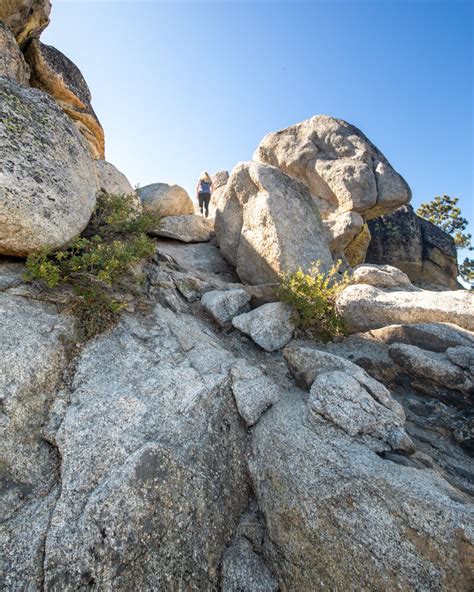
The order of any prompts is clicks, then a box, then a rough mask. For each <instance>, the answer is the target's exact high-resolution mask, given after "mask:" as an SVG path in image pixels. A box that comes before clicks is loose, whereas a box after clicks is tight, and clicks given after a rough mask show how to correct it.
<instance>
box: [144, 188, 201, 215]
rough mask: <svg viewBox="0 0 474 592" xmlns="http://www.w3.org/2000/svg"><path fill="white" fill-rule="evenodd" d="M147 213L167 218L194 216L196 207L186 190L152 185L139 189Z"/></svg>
mask: <svg viewBox="0 0 474 592" xmlns="http://www.w3.org/2000/svg"><path fill="white" fill-rule="evenodd" d="M137 192H138V195H139V196H140V199H141V200H142V204H143V210H144V211H145V212H155V213H156V212H158V213H159V214H160V215H161V216H162V217H165V216H186V215H189V214H194V205H193V202H192V200H191V198H190V197H189V195H188V194H187V192H186V190H185V189H183V188H182V187H180V186H179V185H167V184H166V183H152V184H151V185H146V186H145V187H139V188H138V189H137Z"/></svg>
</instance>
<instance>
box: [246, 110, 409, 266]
mask: <svg viewBox="0 0 474 592" xmlns="http://www.w3.org/2000/svg"><path fill="white" fill-rule="evenodd" d="M253 159H254V160H255V161H257V162H261V163H266V164H271V165H273V166H276V167H278V168H279V169H281V170H282V171H283V172H284V173H286V174H287V175H290V176H292V177H295V178H296V179H298V180H299V181H301V182H302V183H303V184H304V185H306V187H307V188H308V189H309V191H310V193H311V195H312V196H313V199H314V200H315V201H316V203H317V204H318V206H319V209H320V211H321V215H322V217H323V219H324V221H325V225H326V226H327V228H328V231H329V235H330V236H331V238H333V239H335V241H333V242H334V244H333V245H332V251H333V254H334V255H337V256H339V255H342V254H343V253H346V251H347V250H349V252H350V256H349V259H351V261H350V263H351V264H354V265H355V264H357V263H361V262H362V261H363V258H364V255H365V250H366V249H367V246H368V243H369V240H370V235H369V233H368V232H367V227H366V226H364V222H365V221H366V220H370V219H372V218H376V217H377V216H381V215H383V214H386V213H388V212H391V211H393V210H394V209H395V208H397V207H399V206H401V205H403V204H405V203H407V202H409V201H410V199H411V191H410V188H409V187H408V185H407V183H406V182H405V180H404V179H403V178H402V177H401V176H400V175H399V174H398V173H397V172H396V171H395V170H394V169H393V167H392V166H391V165H390V163H389V162H388V160H387V159H386V158H385V156H384V155H383V154H382V153H381V152H380V150H378V148H376V147H375V146H374V145H373V144H372V142H370V140H368V139H367V138H366V137H365V136H364V134H363V133H362V132H361V131H360V130H359V129H357V128H356V127H354V126H353V125H351V124H349V123H347V122H346V121H343V120H342V119H336V118H334V117H328V116H326V115H316V116H314V117H312V118H311V119H308V120H306V121H303V122H301V123H298V124H296V125H293V126H291V127H288V128H286V129H283V130H280V131H277V132H272V133H270V134H268V135H267V136H265V138H264V139H263V140H262V141H261V143H260V145H259V146H258V148H257V150H256V152H255V154H254V157H253ZM348 212H354V213H358V214H360V216H353V217H352V218H351V219H349V218H347V213H348ZM341 216H342V217H343V218H342V219H340V220H339V218H340V217H341ZM348 222H349V224H348ZM343 229H344V234H343V241H342V242H341V240H340V236H341V231H342V230H343ZM353 241H357V248H354V246H353V248H352V249H351V248H350V244H351V243H352V242H353ZM342 243H346V244H342ZM338 249H339V250H338Z"/></svg>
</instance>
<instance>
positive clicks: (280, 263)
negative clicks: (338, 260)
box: [215, 162, 332, 284]
mask: <svg viewBox="0 0 474 592" xmlns="http://www.w3.org/2000/svg"><path fill="white" fill-rule="evenodd" d="M215 231H216V238H217V242H218V244H219V246H220V248H221V251H222V253H223V255H224V257H225V258H226V259H227V260H228V261H229V262H230V263H231V264H232V265H234V266H235V267H236V269H237V273H238V275H239V277H240V279H241V280H242V281H245V282H248V283H250V284H264V283H272V282H275V281H278V279H279V277H280V276H281V274H284V273H289V272H290V273H291V272H293V271H296V270H297V269H298V268H299V267H301V268H303V269H306V270H307V269H309V268H310V267H311V265H312V264H313V263H314V262H316V261H320V263H321V266H322V268H323V269H326V270H327V269H328V268H329V267H330V266H331V264H332V258H331V253H330V251H329V247H328V244H327V237H326V231H325V229H324V228H323V225H322V221H321V216H320V214H319V210H318V207H317V205H316V203H315V201H314V200H313V199H312V197H311V194H310V192H309V191H308V189H307V187H306V186H305V185H304V184H303V183H300V182H299V181H297V180H296V179H294V178H291V177H289V176H288V175H285V174H284V173H282V172H281V170H279V169H278V168H276V167H274V166H269V165H265V164H260V163H256V162H244V163H239V164H238V165H237V166H236V167H235V168H234V170H233V171H232V174H231V176H230V178H229V180H228V182H227V185H226V189H225V193H224V195H223V196H222V198H221V199H220V201H219V204H218V209H217V212H216V222H215Z"/></svg>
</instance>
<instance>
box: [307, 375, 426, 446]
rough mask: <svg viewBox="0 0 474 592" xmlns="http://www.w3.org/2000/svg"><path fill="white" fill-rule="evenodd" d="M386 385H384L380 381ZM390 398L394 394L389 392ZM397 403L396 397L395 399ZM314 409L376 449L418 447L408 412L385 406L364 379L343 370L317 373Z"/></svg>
mask: <svg viewBox="0 0 474 592" xmlns="http://www.w3.org/2000/svg"><path fill="white" fill-rule="evenodd" d="M380 386H382V385H380ZM387 398H388V399H390V394H388V397H387ZM391 403H392V405H391V407H393V404H395V401H393V402H392V401H391ZM308 404H309V407H310V409H311V410H312V411H313V412H314V413H316V414H318V415H320V416H321V417H324V418H325V419H327V420H328V421H330V422H331V423H332V424H334V425H336V426H339V427H340V428H341V429H342V430H344V431H345V432H346V433H348V434H349V435H350V436H357V437H359V438H361V439H362V440H363V441H364V442H365V443H366V444H367V446H369V448H371V449H372V450H375V451H376V452H383V451H386V450H390V449H394V450H403V451H404V452H408V453H409V454H410V453H413V452H414V451H415V447H414V445H413V442H412V441H411V440H410V438H409V437H408V436H407V434H406V432H405V430H404V424H405V414H404V413H403V411H402V409H401V408H400V407H399V412H398V414H397V413H395V412H394V411H393V410H392V409H390V407H389V406H385V405H384V404H382V403H381V402H380V401H379V400H377V398H376V397H374V396H373V394H372V393H371V392H370V390H368V389H367V388H366V387H365V385H364V384H363V383H362V382H359V381H358V380H357V379H356V378H354V377H353V376H351V375H350V374H348V373H347V372H341V371H340V370H334V371H332V372H326V373H323V374H320V375H319V376H317V378H316V380H315V381H314V382H313V384H312V386H311V390H310V398H309V403H308Z"/></svg>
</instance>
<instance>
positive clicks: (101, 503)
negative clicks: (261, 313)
mask: <svg viewBox="0 0 474 592" xmlns="http://www.w3.org/2000/svg"><path fill="white" fill-rule="evenodd" d="M231 363H232V357H231V356H229V355H228V353H227V352H226V351H225V350H223V349H222V348H221V347H220V346H219V344H218V342H217V341H216V339H215V338H213V337H211V336H210V335H208V334H207V333H206V330H205V329H204V327H202V326H200V325H199V323H197V322H196V321H195V320H194V319H192V318H191V317H181V318H178V317H177V316H176V315H174V314H173V313H171V312H170V311H167V310H165V309H162V308H161V307H159V306H158V307H157V308H156V309H155V312H154V313H153V315H152V316H151V317H150V318H144V319H143V320H142V321H140V320H132V319H129V320H124V323H123V324H122V326H121V327H120V328H118V329H117V330H116V331H115V332H114V333H113V334H111V335H110V336H104V337H102V338H100V339H98V340H96V341H95V342H93V343H91V344H90V345H89V346H88V347H87V348H86V350H85V351H84V353H83V354H82V356H81V359H80V362H79V365H78V368H77V371H76V374H75V378H74V382H73V384H72V393H71V405H70V407H68V409H67V411H66V414H65V417H64V420H63V422H62V423H61V427H60V429H59V431H58V433H57V436H56V442H57V445H58V448H59V451H60V454H61V459H62V469H61V482H62V487H61V495H60V497H59V500H58V502H57V504H56V507H55V510H54V513H53V516H52V518H51V522H50V526H49V530H48V535H47V539H46V545H45V585H46V587H47V588H49V589H55V588H61V589H63V590H76V589H78V588H80V587H81V586H85V587H90V586H91V585H92V582H94V585H95V586H96V587H98V588H104V587H107V586H108V585H109V582H113V587H114V589H116V590H127V589H128V590H129V589H132V588H134V589H136V588H140V589H149V588H154V589H166V588H167V587H178V588H181V587H182V588H186V587H189V586H194V587H196V588H197V589H215V588H216V587H217V586H216V583H217V578H218V571H217V568H218V565H219V562H220V559H221V555H222V553H223V551H224V548H225V547H226V545H227V543H228V542H229V540H230V538H231V536H232V534H233V532H234V530H235V528H236V526H237V524H238V521H239V518H240V515H241V514H242V512H243V510H244V509H245V507H246V505H247V486H246V478H245V464H244V456H243V455H242V450H243V449H245V439H246V435H245V430H244V429H243V427H242V424H241V423H240V421H239V417H238V414H237V411H236V409H235V406H234V403H233V397H232V392H231V390H230V388H229V383H228V379H227V374H228V369H229V367H230V365H231ZM104 368H107V372H106V373H104ZM111 375H113V377H114V380H113V381H111V380H110V376H111ZM223 433H225V434H226V436H225V438H223ZM217 500H219V501H218V503H216V501H217Z"/></svg>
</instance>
